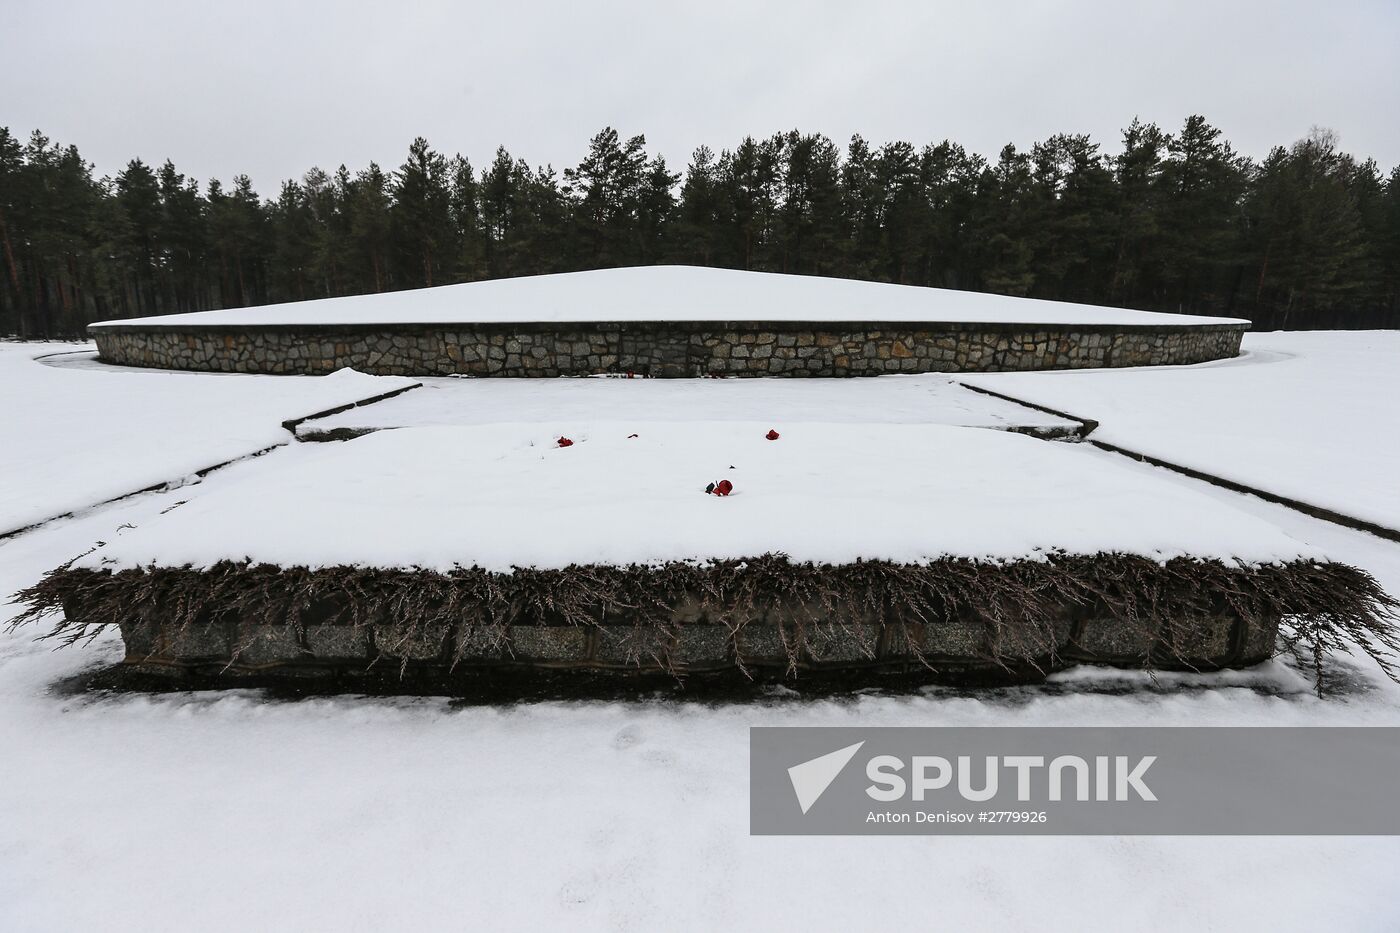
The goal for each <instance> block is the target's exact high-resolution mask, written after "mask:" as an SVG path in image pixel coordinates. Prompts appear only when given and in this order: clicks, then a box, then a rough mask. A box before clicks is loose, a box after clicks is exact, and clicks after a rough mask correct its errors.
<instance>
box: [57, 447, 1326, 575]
mask: <svg viewBox="0 0 1400 933" xmlns="http://www.w3.org/2000/svg"><path fill="white" fill-rule="evenodd" d="M770 428H776V429H777V431H778V433H779V437H778V438H777V439H776V440H769V439H768V437H767V432H768V431H769V430H770ZM561 436H562V437H565V438H567V439H568V440H569V441H571V442H572V443H571V445H570V446H567V447H564V446H559V443H558V439H559V438H560V437H561ZM239 476H240V478H239V479H238V480H237V481H231V482H229V483H226V484H221V486H220V488H219V489H218V491H215V492H211V493H210V494H208V495H205V496H201V497H199V498H197V499H194V500H193V501H191V502H190V503H188V504H187V505H185V506H182V507H181V508H179V509H175V510H172V511H171V512H170V513H169V514H167V515H163V516H161V517H160V518H159V519H157V520H154V521H151V522H149V523H146V524H143V525H142V527H140V528H137V529H135V530H133V531H131V532H130V533H128V534H126V535H123V536H122V537H121V538H119V539H117V540H116V541H114V542H112V543H111V544H109V545H108V546H107V547H105V548H102V549H100V550H98V551H96V552H94V553H93V554H91V555H89V556H88V557H87V558H85V559H84V561H83V562H80V564H79V565H80V566H83V565H89V566H95V565H99V564H100V565H107V566H117V567H136V566H148V565H163V566H184V565H190V566H194V567H208V566H211V565H213V564H215V563H217V562H219V561H220V560H242V559H245V558H246V559H250V560H252V561H254V562H256V563H270V564H278V565H282V566H307V567H312V568H315V567H325V566H337V565H343V566H361V567H384V568H388V567H420V568H427V569H434V570H441V571H446V570H450V569H451V568H452V567H453V566H454V565H460V566H462V567H480V568H482V569H485V570H492V571H497V572H509V571H510V570H511V568H512V567H536V568H561V567H566V566H569V565H570V564H610V565H625V564H634V563H639V564H645V563H653V562H664V561H704V560H707V559H717V560H718V559H734V558H743V557H758V556H760V555H763V554H766V553H770V552H781V553H785V554H787V555H788V556H789V557H791V558H792V559H794V560H797V561H812V562H815V563H830V564H847V563H854V562H855V561H857V560H861V559H867V560H869V559H883V560H890V561H895V562H900V563H923V562H927V561H930V560H935V559H937V558H940V557H968V558H979V559H991V560H1017V559H1022V558H1031V559H1035V558H1036V557H1038V556H1043V555H1045V554H1047V553H1050V552H1053V551H1063V552H1066V553H1071V554H1096V553H1100V552H1116V553H1124V554H1133V555H1140V556H1145V557H1150V558H1154V559H1158V560H1168V559H1170V558H1173V557H1181V556H1195V557H1202V558H1221V559H1224V560H1226V561H1236V560H1238V561H1240V562H1242V563H1249V564H1260V563H1272V562H1276V561H1287V560H1291V559H1295V558H1298V557H1303V556H1306V557H1321V556H1322V555H1321V554H1320V553H1319V552H1317V551H1315V550H1313V549H1309V548H1308V547H1307V546H1305V545H1303V544H1302V543H1301V542H1299V541H1297V540H1295V539H1293V538H1290V537H1289V536H1288V535H1286V534H1285V533H1283V532H1281V531H1279V530H1278V529H1277V528H1275V527H1274V526H1272V525H1270V524H1269V523H1267V522H1262V521H1258V520H1257V519H1254V518H1251V517H1250V516H1249V515H1245V514H1243V513H1240V512H1239V511H1237V510H1235V509H1231V508H1228V507H1226V506H1222V505H1221V504H1220V503H1218V502H1216V501H1215V500H1213V499H1210V498H1209V497H1206V496H1203V495H1201V494H1200V493H1197V492H1193V491H1191V490H1189V489H1184V488H1182V487H1180V486H1177V485H1173V484H1170V483H1164V482H1162V481H1161V480H1160V479H1157V478H1155V477H1153V476H1150V475H1147V474H1140V473H1136V472H1134V471H1131V470H1124V469H1122V468H1121V467H1119V466H1118V465H1117V464H1113V463H1109V462H1106V461H1104V460H1101V459H1099V458H1097V457H1094V456H1092V455H1091V452H1090V451H1089V450H1088V449H1087V448H1083V447H1081V446H1080V445H1075V444H1059V443H1052V442H1048V441H1041V440H1037V439H1034V438H1030V437H1026V436H1024V435H1021V434H1009V433H1004V432H1000V431H981V430H976V429H973V428H957V427H948V426H944V425H882V424H864V425H857V424H796V425H788V424H786V423H776V424H770V423H763V422H731V423H723V424H714V423H709V422H689V423H667V422H630V421H627V422H618V421H604V422H582V423H580V422H572V423H570V422H560V421H555V422H552V423H549V424H501V425H479V426H475V427H445V428H405V429H403V430H398V431H382V432H378V433H374V434H368V435H365V436H363V437H360V438H357V439H355V440H351V441H347V442H342V443H328V444H302V445H298V449H296V450H295V451H293V452H292V456H289V457H286V458H283V461H282V462H281V463H280V464H279V468H278V469H276V470H259V471H244V472H242V473H240V474H239ZM720 480H729V481H730V482H731V483H732V484H733V486H734V491H733V494H732V495H729V496H727V497H720V496H714V495H706V493H705V487H706V485H707V484H708V483H710V482H718V481H720ZM1127 516H1130V517H1131V520H1126V521H1125V517H1127Z"/></svg>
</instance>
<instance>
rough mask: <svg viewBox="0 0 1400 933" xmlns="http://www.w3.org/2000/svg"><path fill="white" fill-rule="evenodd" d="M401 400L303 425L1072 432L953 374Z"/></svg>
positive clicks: (686, 382)
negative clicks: (921, 427)
mask: <svg viewBox="0 0 1400 933" xmlns="http://www.w3.org/2000/svg"><path fill="white" fill-rule="evenodd" d="M421 381H422V383H423V388H422V389H418V390H415V391H413V392H409V393H407V394H405V395H402V396H399V397H398V398H395V399H391V400H389V401H386V402H381V403H379V404H377V405H374V406H372V407H368V408H360V409H356V410H354V411H348V412H345V413H343V414H339V415H333V416H331V417H329V418H320V419H317V420H316V421H314V422H308V423H307V424H305V425H304V426H303V427H302V429H301V430H300V432H299V433H301V434H308V433H313V432H318V431H331V430H335V429H350V430H376V429H380V428H397V427H431V426H441V425H473V424H493V423H498V422H503V421H512V422H527V421H534V422H541V423H546V424H549V423H567V422H569V421H602V420H606V421H628V420H635V421H684V422H691V421H714V422H719V421H764V422H772V423H774V424H778V423H785V424H796V423H799V422H801V423H814V424H830V423H841V424H845V423H853V422H854V423H864V424H954V425H963V426H967V427H979V428H993V429H996V430H1003V431H1006V430H1013V429H1021V430H1041V431H1069V430H1072V429H1074V428H1075V427H1076V425H1075V423H1074V422H1072V421H1067V420H1066V419H1064V418H1056V417H1054V416H1051V415H1046V414H1043V413H1041V412H1037V411H1035V410H1034V409H1030V408H1026V407H1025V406H1022V405H1016V404H1014V403H1012V402H1007V401H1003V400H1001V399H996V398H992V397H990V396H987V395H980V394H978V393H976V392H971V391H969V390H967V389H965V388H963V387H962V386H960V385H958V384H957V383H955V382H954V381H953V380H952V379H951V378H949V377H948V376H941V375H927V376H881V377H879V378H873V379H781V378H774V379H613V378H590V379H444V378H424V379H422V380H421Z"/></svg>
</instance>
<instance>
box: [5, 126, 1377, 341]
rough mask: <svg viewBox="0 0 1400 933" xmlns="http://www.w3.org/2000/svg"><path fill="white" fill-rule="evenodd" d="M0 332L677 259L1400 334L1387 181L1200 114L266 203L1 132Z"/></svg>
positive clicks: (448, 181)
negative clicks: (1012, 135)
mask: <svg viewBox="0 0 1400 933" xmlns="http://www.w3.org/2000/svg"><path fill="white" fill-rule="evenodd" d="M0 249H3V256H0V261H2V262H3V270H0V279H3V284H0V333H7V334H17V335H21V336H58V335H72V334H77V333H80V332H81V330H82V327H83V325H84V324H86V323H88V322H90V321H93V320H99V319H106V318H122V317H135V316H140V315H149V314H166V313H172V312H178V311H199V310H207V309H212V308H224V307H233V306H240V305H254V304H265V303H268V302H275V301H288V300H300V299H306V298H320V297H325V296H335V295H352V294H361V293H367V292H378V291H387V290H391V289H403V288H419V287H422V286H430V285H444V284H448V283H452V282H468V281H473V280H476V279H484V278H497V277H503V276H516V275H530V274H537V273H548V272H564V271H571V270H577V269H595V268H602V267H609V266H623V265H641V264H650V263H663V262H674V263H689V264H698V265H711V266H724V267H729V268H736V269H755V270H763V271H771V272H791V273H803V274H813V275H830V276H843V277H850V278H858V279H870V280H877V281H884V282H902V283H907V284H913V285H935V286H943V287H948V288H962V289H972V290H978V291H988V292H998V293H1003V294H1008V295H1028V296H1033V297H1038V298H1052V299H1061V300H1068V301H1082V302H1089V303H1094V304H1108V305H1120V306H1127V307H1134V308H1147V309H1155V310H1164V311H1183V312H1191V313H1201V314H1227V315H1232V316H1236V317H1247V318H1250V319H1251V320H1253V321H1254V322H1255V324H1256V326H1258V327H1263V328H1284V327H1286V328H1312V327H1338V328H1347V327H1394V326H1400V170H1393V171H1391V173H1390V175H1389V177H1388V178H1387V177H1383V176H1382V173H1381V171H1380V169H1379V168H1378V166H1377V164H1376V162H1375V161H1374V160H1371V159H1366V160H1358V159H1356V158H1354V157H1353V156H1351V155H1348V154H1346V153H1344V152H1341V151H1339V149H1338V147H1337V143H1336V140H1335V138H1334V137H1333V136H1332V135H1331V134H1330V133H1328V132H1325V131H1314V132H1313V133H1312V134H1311V135H1310V136H1309V137H1307V138H1306V139H1303V140H1300V141H1298V142H1296V143H1294V144H1293V145H1291V146H1288V147H1282V146H1280V147H1278V148H1276V149H1274V150H1273V151H1272V152H1270V153H1269V155H1268V157H1267V158H1265V159H1264V160H1263V161H1262V162H1255V161H1253V160H1251V159H1248V158H1245V157H1242V156H1240V155H1239V154H1238V153H1236V152H1235V151H1234V150H1233V149H1232V148H1231V146H1230V145H1229V143H1228V142H1226V141H1225V140H1224V139H1222V138H1221V134H1220V132H1219V130H1217V129H1215V128H1214V127H1212V126H1210V125H1209V124H1208V123H1207V122H1206V121H1205V120H1204V119H1202V118H1201V117H1197V116H1193V117H1191V118H1189V119H1188V120H1187V121H1186V122H1185V125H1184V126H1183V127H1182V128H1181V130H1180V131H1179V132H1176V133H1170V132H1166V131H1164V130H1162V129H1161V128H1159V127H1157V126H1155V125H1153V124H1144V123H1140V122H1137V121H1134V123H1133V124H1132V125H1131V126H1130V127H1128V129H1127V130H1125V131H1124V132H1123V138H1122V145H1121V153H1117V154H1112V155H1109V154H1104V153H1102V152H1100V150H1099V145H1098V144H1097V143H1095V142H1093V141H1092V140H1091V139H1090V138H1089V137H1088V136H1085V135H1074V134H1063V135H1057V136H1053V137H1051V138H1050V139H1048V140H1046V141H1044V142H1042V143H1038V144H1036V145H1034V146H1032V147H1031V148H1030V150H1029V151H1021V150H1018V149H1016V148H1015V147H1013V146H1007V147H1005V148H1004V149H1003V150H1002V151H1001V152H1000V154H999V155H998V156H997V157H996V158H995V159H994V160H988V159H986V158H984V157H982V156H980V155H977V154H975V153H970V152H968V151H967V150H965V149H964V148H963V147H962V146H960V145H958V144H956V143H953V142H947V141H945V142H941V143H938V144H933V145H926V146H924V147H923V148H918V147H916V146H914V145H912V144H910V143H907V142H892V143H886V144H884V145H881V146H878V147H877V146H873V145H871V144H869V143H867V142H866V141H865V140H863V139H861V138H860V137H858V136H857V137H854V138H852V139H851V141H850V143H849V144H848V145H847V146H846V147H845V148H844V150H843V149H842V148H841V147H839V146H838V145H837V144H835V143H834V142H832V141H831V140H830V139H827V138H826V137H824V136H822V135H820V134H817V135H807V134H803V133H799V132H796V131H793V132H789V133H783V134H779V135H776V136H772V137H770V138H768V139H754V138H747V139H744V140H743V141H742V142H740V143H739V144H738V145H737V146H735V147H734V148H733V149H724V150H721V151H720V152H718V153H716V152H714V151H713V150H711V149H710V148H708V147H703V146H702V147H701V148H700V149H698V150H696V151H695V153H694V155H693V156H692V157H691V161H690V164H689V165H688V166H686V168H685V170H684V171H683V172H673V171H672V170H671V169H670V168H669V167H668V166H667V164H666V161H665V160H664V159H663V158H662V157H661V156H659V155H654V154H651V153H648V152H647V150H646V140H645V138H644V137H642V136H636V137H632V138H630V139H624V138H622V137H621V136H619V134H618V133H617V132H616V131H615V130H613V129H610V128H609V129H605V130H603V131H602V132H601V133H599V134H598V135H597V136H596V137H594V138H593V140H592V141H591V142H590V143H589V146H588V152H587V154H586V155H585V157H584V158H583V160H582V161H581V162H580V163H579V164H578V165H577V166H575V167H572V168H566V169H564V170H563V171H562V172H556V171H555V170H554V169H553V168H552V167H549V166H545V167H535V168H532V167H531V166H530V165H528V164H527V163H526V162H525V161H524V160H523V159H518V158H516V157H514V156H512V155H511V154H510V153H509V152H507V151H506V150H505V149H504V148H501V149H498V150H497V151H496V155H495V158H494V159H492V160H491V162H490V163H489V164H487V165H486V166H485V167H484V168H482V169H480V170H478V169H477V168H476V167H474V166H473V165H472V164H471V163H470V162H469V161H468V160H467V159H465V158H463V157H461V156H452V157H448V156H446V155H445V154H443V153H440V152H436V151H434V150H433V149H432V148H430V147H429V145H428V143H427V142H426V141H425V140H423V139H417V140H415V141H414V142H413V144H412V145H411V146H410V147H409V151H408V157H407V159H406V160H405V161H404V163H403V164H402V165H400V166H398V167H397V168H396V169H393V170H387V171H386V170H384V169H382V168H380V167H379V166H378V165H374V164H371V165H370V166H369V167H368V168H365V169H363V170H360V171H356V172H352V171H350V170H349V169H347V168H346V167H345V166H341V167H340V168H339V169H337V170H336V171H334V172H331V173H328V172H325V171H322V170H321V169H319V168H316V169H312V170H311V171H309V172H307V173H306V174H305V175H304V176H303V177H302V178H301V179H300V180H299V181H288V182H285V183H284V184H283V185H282V189H281V191H280V192H279V193H278V195H277V197H276V198H274V199H265V198H262V197H260V196H259V195H258V193H257V192H255V191H254V190H253V186H252V184H251V182H250V181H249V179H248V178H247V177H246V176H242V175H240V176H237V177H235V178H234V179H233V181H232V183H231V184H229V185H227V186H226V185H224V184H222V183H221V182H219V181H217V180H215V181H210V182H209V183H208V184H207V185H201V184H200V183H199V181H198V180H197V179H194V178H189V177H187V176H185V175H184V174H182V173H180V172H179V171H177V169H176V168H175V166H174V165H173V164H171V163H170V162H169V161H167V162H165V164H163V165H161V166H160V167H158V168H154V167H152V166H150V165H147V164H146V163H144V162H142V161H140V160H134V161H132V162H130V163H129V164H128V165H127V166H126V168H125V169H123V170H122V171H121V172H119V173H118V174H117V175H116V176H115V177H110V178H109V177H103V178H97V177H94V174H93V166H92V165H91V164H89V163H88V162H86V161H85V160H84V159H83V158H82V156H81V155H80V154H79V152H78V149H77V147H75V146H63V145H59V144H57V143H54V142H52V141H51V140H49V139H48V138H46V137H45V136H43V135H42V134H40V133H39V132H37V131H36V132H35V133H33V134H32V135H31V136H30V138H29V140H28V142H27V143H25V142H21V141H20V140H18V139H17V138H16V137H14V136H13V135H11V133H10V132H9V131H8V130H6V129H0Z"/></svg>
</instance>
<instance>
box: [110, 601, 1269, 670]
mask: <svg viewBox="0 0 1400 933" xmlns="http://www.w3.org/2000/svg"><path fill="white" fill-rule="evenodd" d="M780 628H781V630H780ZM1175 628H1176V631H1175V632H1174V633H1173V634H1172V635H1171V636H1170V641H1171V643H1172V645H1173V648H1172V649H1170V650H1168V649H1167V648H1166V647H1165V645H1166V639H1167V637H1168V636H1166V635H1165V634H1164V633H1156V634H1154V633H1153V632H1152V631H1149V630H1133V629H1129V628H1127V627H1126V626H1124V625H1123V623H1122V622H1121V621H1120V620H1114V619H1101V620H1100V619H1081V620H1077V621H1072V620H1070V619H1069V618H1068V617H1066V618H1065V619H1064V620H1063V621H1062V622H1061V623H1060V624H1058V625H1056V626H1055V628H1054V630H1053V631H1054V644H1053V645H1052V644H1051V643H1049V642H1048V641H1047V642H1045V643H1043V644H1040V645H1038V646H1037V650H1036V651H1035V652H1034V654H1033V655H1030V654H1027V655H1020V654H1009V655H1003V656H1001V657H1000V658H999V660H992V657H991V654H990V648H989V639H990V637H991V636H990V634H989V631H988V629H987V628H986V626H984V625H981V624H978V623H973V622H964V623H959V624H945V625H923V624H916V623H909V624H907V625H906V624H903V623H890V624H883V625H882V624H879V623H872V622H867V621H859V620H851V621H847V622H845V623H844V624H841V625H839V626H838V625H827V626H818V627H814V630H811V631H809V632H808V634H807V639H806V642H805V644H804V645H803V647H801V648H799V649H796V651H797V653H796V657H795V658H790V657H789V654H788V651H789V647H790V646H792V645H794V644H800V643H801V642H800V639H799V636H798V635H797V634H796V630H795V628H794V627H793V625H792V624H790V623H783V622H773V621H763V622H750V623H749V624H747V625H745V626H744V627H743V628H742V629H740V630H739V631H738V632H737V633H736V632H734V631H732V630H731V629H730V628H729V627H728V626H725V625H714V624H688V625H680V626H677V627H676V628H675V629H674V630H673V631H672V630H669V629H666V628H663V627H659V626H645V627H637V626H630V625H512V626H508V627H507V628H506V629H505V631H504V633H503V637H491V636H489V635H488V634H487V633H486V632H484V631H482V630H474V632H473V634H472V636H471V641H470V642H469V643H468V644H464V645H458V644H455V642H454V636H453V632H452V630H451V627H450V626H449V625H446V624H441V625H432V626H428V627H426V628H422V629H409V628H406V627H404V626H401V625H395V624H391V623H379V624H373V625H366V626H364V627H362V628H360V629H355V628H352V627H351V626H348V625H308V626H305V627H302V628H298V627H297V626H295V625H264V624H258V623H251V622H240V621H237V620H236V619H231V620H229V621H226V622H222V623H209V624H203V625H189V626H178V625H168V626H159V627H156V628H151V627H149V626H144V625H137V624H136V623H132V622H128V621H124V622H123V623H122V625H121V629H122V638H123V641H124V642H125V645H126V657H125V659H124V664H125V665H127V666H129V667H133V668H136V669H139V670H143V671H146V672H148V673H154V674H162V673H165V674H175V673H178V672H181V671H191V670H193V671H204V672H206V673H208V674H211V675H214V676H216V677H220V678H223V679H224V680H225V681H227V682H233V681H235V680H236V679H237V677H239V676H240V675H248V674H260V675H266V676H273V677H278V676H283V677H303V676H307V675H313V674H317V673H321V674H326V673H338V674H342V675H347V676H363V675H366V674H369V673H372V672H373V671H374V670H375V669H376V667H382V669H384V670H387V671H392V672H394V673H395V674H400V675H402V676H406V677H420V676H444V675H449V674H451V673H452V672H454V671H456V672H458V673H459V674H466V673H467V672H469V671H472V670H480V669H482V668H496V669H505V668H515V669H527V670H528V669H535V670H595V671H608V670H611V671H618V672H628V673H646V672H662V671H670V672H673V673H685V672H689V673H698V672H706V671H733V670H745V671H749V672H750V673H753V672H755V671H759V670H763V669H768V670H771V671H775V672H785V671H788V670H789V669H790V667H793V666H795V667H796V668H798V669H801V670H809V671H821V670H827V671H840V670H883V671H890V672H903V673H910V672H916V673H919V674H920V676H921V677H922V678H924V679H926V680H927V681H929V682H941V681H949V682H955V681H958V680H962V679H966V678H967V677H968V676H969V675H978V674H980V675H981V676H982V677H984V678H991V679H996V678H998V677H1000V676H1004V675H1007V674H1010V673H1011V672H1012V670H1013V669H1016V670H1019V672H1020V673H1019V674H1018V675H1017V676H1018V678H1020V679H1029V680H1040V679H1043V678H1044V677H1045V676H1046V675H1047V674H1050V673H1053V672H1054V671H1058V670H1065V669H1067V668H1070V667H1073V666H1074V665H1076V664H1099V665H1111V666H1118V667H1130V668H1141V667H1142V666H1143V665H1144V663H1145V662H1147V661H1148V659H1149V658H1150V666H1151V667H1153V668H1156V669H1160V670H1210V669H1216V668H1226V667H1246V666H1249V665H1253V664H1258V663H1261V662H1262V661H1265V660H1267V659H1268V658H1270V657H1272V656H1273V653H1274V651H1275V639H1276V637H1277V631H1278V629H1277V623H1276V622H1275V623H1273V624H1271V625H1269V626H1267V627H1264V628H1260V629H1255V628H1252V627H1250V626H1248V625H1246V623H1245V622H1244V621H1243V620H1242V619H1240V618H1238V617H1237V616H1232V615H1228V614H1222V615H1216V616H1209V617H1203V618H1199V619H1193V620H1190V622H1189V624H1187V623H1182V624H1178V625H1177V626H1175ZM911 645H917V646H918V654H917V655H916V654H915V653H914V652H913V651H912V650H911V648H910V646H911Z"/></svg>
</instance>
